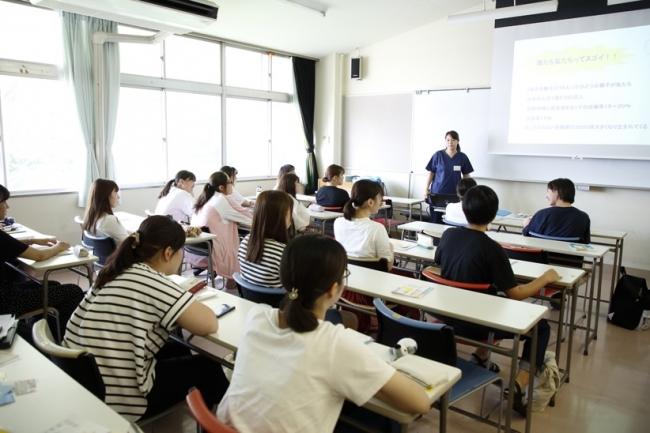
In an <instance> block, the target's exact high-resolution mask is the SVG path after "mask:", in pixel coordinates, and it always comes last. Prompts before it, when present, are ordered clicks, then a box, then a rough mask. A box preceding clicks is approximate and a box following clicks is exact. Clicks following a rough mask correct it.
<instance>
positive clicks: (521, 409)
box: [503, 382, 528, 418]
mask: <svg viewBox="0 0 650 433" xmlns="http://www.w3.org/2000/svg"><path fill="white" fill-rule="evenodd" d="M509 392H510V390H509V389H508V388H506V389H504V390H503V397H504V398H505V399H507V398H508V393H509ZM514 397H515V398H514V401H513V403H512V409H513V410H514V411H515V412H517V413H518V414H519V415H521V416H523V417H524V418H526V412H527V410H526V409H527V406H528V405H527V402H526V396H525V395H524V393H523V392H522V391H521V386H519V383H517V382H515V396H514Z"/></svg>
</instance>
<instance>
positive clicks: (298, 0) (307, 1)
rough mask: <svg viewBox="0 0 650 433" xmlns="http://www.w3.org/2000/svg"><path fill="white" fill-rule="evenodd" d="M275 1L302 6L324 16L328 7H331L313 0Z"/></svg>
mask: <svg viewBox="0 0 650 433" xmlns="http://www.w3.org/2000/svg"><path fill="white" fill-rule="evenodd" d="M275 1H277V2H281V3H287V4H290V5H292V6H300V7H303V8H306V9H309V10H310V11H313V12H318V13H319V14H321V15H322V16H325V14H326V13H327V9H328V8H329V7H328V6H327V5H324V4H322V3H318V2H315V1H312V0H275Z"/></svg>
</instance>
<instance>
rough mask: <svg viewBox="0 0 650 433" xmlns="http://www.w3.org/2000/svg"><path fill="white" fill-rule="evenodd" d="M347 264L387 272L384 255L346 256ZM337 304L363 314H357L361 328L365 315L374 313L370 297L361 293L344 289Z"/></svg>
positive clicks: (365, 320)
mask: <svg viewBox="0 0 650 433" xmlns="http://www.w3.org/2000/svg"><path fill="white" fill-rule="evenodd" d="M348 264H349V265H355V266H360V267H362V268H368V269H374V270H375V271H379V272H388V260H387V259H386V258H385V257H382V258H379V257H373V258H361V257H350V256H348ZM339 305H340V306H342V307H343V308H345V307H349V308H348V309H349V310H352V311H353V312H360V313H362V314H363V315H357V318H358V319H359V326H360V329H361V325H362V323H363V324H365V325H368V323H366V322H368V320H367V319H368V317H367V315H368V314H370V315H374V314H375V308H374V307H373V306H372V298H371V297H370V296H366V295H361V294H359V293H355V292H351V291H349V290H344V291H343V293H342V294H341V298H340V299H339Z"/></svg>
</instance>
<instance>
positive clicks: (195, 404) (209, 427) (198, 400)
mask: <svg viewBox="0 0 650 433" xmlns="http://www.w3.org/2000/svg"><path fill="white" fill-rule="evenodd" d="M185 401H186V402H187V406H188V407H189V408H190V412H192V416H193V417H194V419H195V420H196V422H197V424H199V425H200V426H201V428H202V429H203V431H204V432H206V433H237V431H236V430H234V429H232V428H230V427H228V426H227V425H225V424H223V423H222V422H221V421H219V420H218V419H217V417H215V416H214V414H213V413H212V412H211V411H210V409H209V408H208V406H207V405H206V404H205V401H204V400H203V396H202V395H201V391H199V390H198V389H197V388H196V387H192V388H190V390H189V393H188V394H187V397H186V398H185Z"/></svg>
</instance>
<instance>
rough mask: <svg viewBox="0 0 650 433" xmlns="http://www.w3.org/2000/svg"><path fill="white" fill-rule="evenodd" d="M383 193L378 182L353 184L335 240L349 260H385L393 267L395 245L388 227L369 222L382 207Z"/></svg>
mask: <svg viewBox="0 0 650 433" xmlns="http://www.w3.org/2000/svg"><path fill="white" fill-rule="evenodd" d="M383 195H384V194H383V190H382V187H381V185H380V184H379V183H378V182H375V181H372V180H367V179H361V180H358V181H356V182H355V183H354V185H352V198H350V200H349V201H348V202H347V203H346V204H345V207H344V208H343V218H337V219H336V220H335V221H334V237H335V238H336V240H337V241H339V243H341V245H343V248H345V251H346V252H347V253H348V256H350V257H359V258H380V259H381V258H385V259H386V260H388V270H390V269H391V268H392V267H393V245H392V244H391V243H390V240H389V238H388V233H386V228H385V227H384V226H382V225H381V224H379V223H377V222H374V221H372V220H371V219H370V215H374V214H376V213H377V211H378V210H379V208H380V207H381V205H382V200H383Z"/></svg>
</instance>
